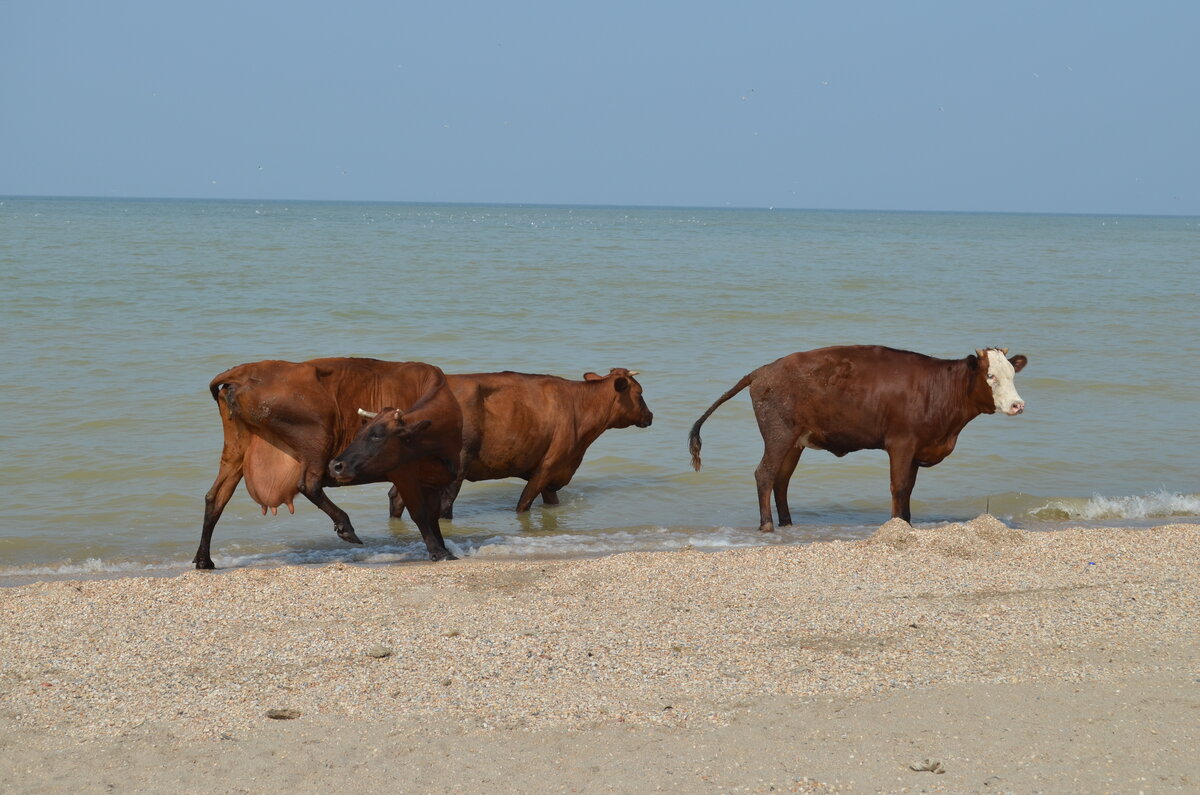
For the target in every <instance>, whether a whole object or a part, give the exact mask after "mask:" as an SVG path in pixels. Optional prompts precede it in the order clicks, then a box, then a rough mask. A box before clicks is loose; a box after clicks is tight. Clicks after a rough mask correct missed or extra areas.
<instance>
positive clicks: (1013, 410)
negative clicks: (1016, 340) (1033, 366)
mask: <svg viewBox="0 0 1200 795" xmlns="http://www.w3.org/2000/svg"><path fill="white" fill-rule="evenodd" d="M975 355H976V356H978V357H979V359H980V360H983V359H987V383H988V386H990V387H991V388H992V397H993V398H994V399H995V402H996V411H999V412H1003V413H1004V414H1008V415H1009V416H1016V415H1017V414H1020V413H1021V412H1023V411H1025V401H1024V400H1021V396H1020V395H1018V394H1017V384H1016V376H1017V372H1018V371H1019V370H1020V369H1021V368H1022V367H1024V366H1025V362H1026V361H1027V360H1026V358H1025V357H1024V356H1015V357H1013V360H1012V361H1011V362H1010V361H1009V360H1008V359H1006V358H1004V357H1005V356H1007V355H1008V348H985V349H983V350H977V351H975Z"/></svg>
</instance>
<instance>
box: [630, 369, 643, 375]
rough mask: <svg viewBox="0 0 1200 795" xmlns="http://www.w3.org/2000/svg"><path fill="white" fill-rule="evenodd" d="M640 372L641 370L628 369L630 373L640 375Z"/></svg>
mask: <svg viewBox="0 0 1200 795" xmlns="http://www.w3.org/2000/svg"><path fill="white" fill-rule="evenodd" d="M641 373H642V371H641V370H630V371H629V374H630V375H641Z"/></svg>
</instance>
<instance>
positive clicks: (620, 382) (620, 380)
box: [613, 375, 629, 392]
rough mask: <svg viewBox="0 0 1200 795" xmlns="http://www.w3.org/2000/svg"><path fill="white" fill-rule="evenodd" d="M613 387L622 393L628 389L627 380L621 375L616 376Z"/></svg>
mask: <svg viewBox="0 0 1200 795" xmlns="http://www.w3.org/2000/svg"><path fill="white" fill-rule="evenodd" d="M613 386H614V387H615V388H616V390H617V391H618V392H624V391H625V390H626V389H629V379H628V378H626V377H625V376H623V375H619V376H617V378H616V380H615V381H613Z"/></svg>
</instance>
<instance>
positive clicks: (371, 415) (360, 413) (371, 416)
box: [358, 409, 379, 420]
mask: <svg viewBox="0 0 1200 795" xmlns="http://www.w3.org/2000/svg"><path fill="white" fill-rule="evenodd" d="M358 416H360V417H366V418H367V419H369V420H373V419H375V418H376V417H378V416H379V415H378V414H375V413H372V412H370V411H367V410H366V409H359V410H358Z"/></svg>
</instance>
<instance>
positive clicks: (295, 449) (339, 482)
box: [193, 359, 462, 569]
mask: <svg viewBox="0 0 1200 795" xmlns="http://www.w3.org/2000/svg"><path fill="white" fill-rule="evenodd" d="M209 391H210V392H211V393H212V396H213V399H214V400H216V401H217V406H218V408H219V409H220V411H221V425H222V427H223V429H224V433H225V446H224V449H223V450H222V451H221V467H220V470H219V471H218V472H217V478H216V480H215V481H214V482H213V486H212V489H210V490H209V492H208V495H207V496H206V497H205V499H204V526H203V530H202V532H201V536H200V548H199V549H198V550H196V557H195V560H194V561H193V562H194V563H195V564H196V568H198V569H211V568H213V562H212V558H211V557H210V555H209V544H210V542H211V540H212V532H213V527H215V526H216V523H217V520H218V519H220V518H221V512H222V511H223V510H224V509H225V505H226V504H227V503H228V502H229V499H230V497H232V496H233V492H234V490H235V489H236V488H237V485H238V483H239V482H240V481H241V480H242V478H245V480H246V490H247V491H248V492H249V493H250V497H251V498H252V499H253V500H254V501H255V502H257V503H258V504H259V505H261V506H262V511H263V513H264V514H266V512H267V510H268V509H270V510H271V512H272V513H274V512H276V511H277V510H278V508H279V506H280V505H286V506H287V508H288V510H289V511H292V512H295V508H294V506H293V504H292V501H293V500H294V499H295V497H296V495H297V494H303V495H304V496H305V497H307V498H308V499H309V500H310V501H311V502H312V503H313V504H314V505H316V506H317V507H318V508H320V509H321V510H322V511H324V512H325V513H326V514H328V515H329V518H330V519H332V520H333V529H334V530H335V531H336V532H337V534H338V536H340V537H341V538H342V539H344V540H345V541H348V542H350V543H352V544H361V543H362V542H361V541H359V539H358V536H357V535H355V533H354V528H353V526H352V525H351V524H350V517H349V516H347V515H346V512H345V511H343V510H342V509H341V508H339V507H337V506H336V505H334V504H333V501H332V500H330V499H329V497H328V496H326V494H325V491H324V489H325V487H327V486H345V485H351V484H358V483H377V482H380V481H382V480H390V481H391V482H392V484H393V487H394V488H396V489H397V490H398V492H399V493H400V494H402V495H403V496H404V498H405V499H406V500H407V501H408V502H409V504H411V505H415V506H417V510H416V511H414V512H413V514H414V516H413V519H414V521H416V523H417V526H418V527H419V528H420V530H421V536H422V538H423V539H424V540H425V546H426V548H427V549H428V550H429V556H430V558H432V559H433V560H444V559H447V558H453V557H454V556H453V555H451V554H450V553H449V552H448V551H447V550H446V546H445V544H444V542H443V540H442V534H441V530H440V529H439V527H438V522H437V514H438V511H437V508H438V504H439V502H438V500H439V495H440V493H441V489H442V488H444V487H445V486H446V485H447V484H449V483H451V482H452V481H453V480H454V476H455V474H456V473H457V469H458V455H459V450H461V449H462V411H461V410H460V409H459V408H458V402H457V401H455V400H454V396H453V395H452V394H451V393H450V390H449V389H448V388H447V386H446V375H445V373H443V372H442V371H441V370H440V369H438V368H437V367H434V366H433V365H430V364H424V363H422V362H383V361H379V360H376V359H313V360H311V361H307V362H284V361H263V362H252V363H250V364H242V365H239V366H237V367H234V368H233V369H231V370H227V371H225V372H223V373H221V374H220V375H218V376H217V377H216V378H214V379H213V380H212V382H211V383H210V384H209ZM383 406H405V407H408V408H407V414H406V415H405V417H406V419H407V420H408V422H409V423H410V426H411V428H412V429H413V431H414V433H413V434H412V436H411V437H410V438H407V439H406V440H405V442H404V451H403V452H402V453H400V454H398V455H396V456H395V457H394V461H393V465H394V466H393V468H392V469H390V470H389V471H387V472H385V473H373V476H372V477H371V478H367V477H359V478H354V479H349V480H343V479H338V478H333V477H331V476H330V474H329V473H328V472H327V467H328V465H329V462H330V460H331V459H332V458H333V457H334V456H335V455H337V454H338V453H339V452H340V451H341V450H342V449H343V448H344V447H345V446H346V445H347V444H349V443H350V441H351V440H352V439H353V438H354V436H355V433H356V432H357V431H358V430H359V427H360V426H361V425H362V419H361V418H360V417H359V416H358V409H360V408H367V409H371V410H372V411H374V410H376V409H379V408H382V407H383Z"/></svg>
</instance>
